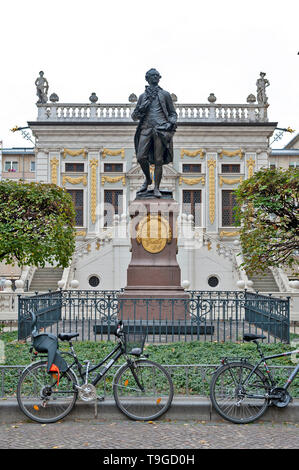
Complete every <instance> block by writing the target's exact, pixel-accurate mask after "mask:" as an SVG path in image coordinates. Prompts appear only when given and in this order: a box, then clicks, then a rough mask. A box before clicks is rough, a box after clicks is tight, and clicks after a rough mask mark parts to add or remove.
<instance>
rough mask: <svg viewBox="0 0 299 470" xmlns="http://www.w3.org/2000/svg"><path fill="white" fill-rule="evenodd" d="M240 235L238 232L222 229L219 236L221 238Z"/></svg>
mask: <svg viewBox="0 0 299 470" xmlns="http://www.w3.org/2000/svg"><path fill="white" fill-rule="evenodd" d="M239 235H240V232H225V231H224V230H222V231H221V232H220V238H223V237H238V236H239Z"/></svg>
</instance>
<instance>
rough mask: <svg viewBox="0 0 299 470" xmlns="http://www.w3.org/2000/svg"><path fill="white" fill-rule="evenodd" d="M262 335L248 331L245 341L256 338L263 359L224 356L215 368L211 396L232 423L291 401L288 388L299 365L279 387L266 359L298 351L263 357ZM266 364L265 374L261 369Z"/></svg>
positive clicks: (217, 407) (251, 419)
mask: <svg viewBox="0 0 299 470" xmlns="http://www.w3.org/2000/svg"><path fill="white" fill-rule="evenodd" d="M265 338H266V337H265V336H263V335H255V334H246V335H244V337H243V339H244V341H253V342H254V343H255V344H256V346H257V350H258V353H259V355H260V357H261V359H260V360H259V361H258V362H257V363H256V364H255V365H252V364H250V362H249V360H248V359H247V358H240V359H233V358H232V359H229V358H227V357H225V358H222V360H221V363H222V365H221V366H220V367H219V368H218V369H217V370H216V372H215V374H214V375H213V377H212V380H211V384H210V398H211V401H212V404H213V406H214V408H215V410H216V411H217V412H218V413H219V414H220V415H221V416H222V417H223V418H225V419H227V420H228V421H230V422H231V423H237V424H246V423H252V422H253V421H255V420H257V419H258V418H260V417H261V416H262V415H263V414H264V413H265V411H266V410H267V408H268V407H269V406H270V405H274V406H277V407H279V408H284V407H286V406H288V404H289V403H290V402H291V401H292V397H291V395H290V394H289V392H288V388H289V386H290V385H291V383H292V382H293V380H294V379H295V377H296V375H297V373H298V371H299V364H298V365H297V366H296V367H295V368H294V370H293V371H292V373H291V375H290V377H289V378H288V380H287V381H286V383H285V384H284V385H283V386H282V387H280V386H278V384H277V382H276V381H275V380H274V378H273V377H272V375H271V372H270V369H269V367H268V365H267V362H266V361H267V360H270V359H274V358H276V357H282V356H290V355H291V354H294V355H295V354H298V353H299V350H294V351H289V352H285V353H282V354H276V355H274V356H266V357H265V356H264V354H263V352H262V350H261V348H260V345H259V343H258V341H257V340H258V339H265ZM262 363H263V365H264V368H265V371H266V375H265V374H264V372H263V371H262V370H261V369H260V365H261V364H262Z"/></svg>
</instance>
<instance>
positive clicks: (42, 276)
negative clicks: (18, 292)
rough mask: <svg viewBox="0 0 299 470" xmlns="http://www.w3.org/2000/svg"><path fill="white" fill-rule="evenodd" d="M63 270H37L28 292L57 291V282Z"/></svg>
mask: <svg viewBox="0 0 299 470" xmlns="http://www.w3.org/2000/svg"><path fill="white" fill-rule="evenodd" d="M62 274H63V268H38V269H37V270H36V271H35V273H34V276H33V279H32V281H31V284H30V286H29V291H31V292H35V291H38V292H48V290H49V289H51V290H57V289H58V285H57V282H58V281H60V279H61V277H62Z"/></svg>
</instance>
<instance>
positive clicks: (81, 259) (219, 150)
mask: <svg viewBox="0 0 299 470" xmlns="http://www.w3.org/2000/svg"><path fill="white" fill-rule="evenodd" d="M211 96H212V95H210V97H209V99H208V101H209V102H208V103H207V104H180V103H177V101H175V103H174V104H175V108H176V111H177V114H178V128H177V131H176V133H175V136H174V161H173V163H171V164H168V165H165V166H164V167H163V178H162V182H161V189H168V190H170V191H172V192H173V197H174V199H175V200H176V201H177V202H178V203H179V206H180V217H179V223H178V255H177V257H178V262H179V264H180V267H181V273H182V281H184V285H185V286H188V287H189V288H190V289H199V290H213V289H217V290H234V289H236V285H237V283H238V282H239V285H240V286H241V284H240V281H241V283H243V284H244V285H245V286H246V285H247V284H248V281H250V280H248V278H247V276H246V273H245V272H244V271H242V269H240V264H241V262H242V259H241V256H240V255H238V253H239V251H240V249H239V247H238V226H237V225H236V222H235V219H234V206H235V196H234V193H233V190H234V189H235V188H236V187H237V186H238V185H239V184H240V183H241V182H242V181H243V180H244V179H246V178H248V177H250V176H251V175H252V174H253V173H254V172H255V171H257V170H258V169H259V168H262V167H268V166H269V156H270V152H271V150H270V147H269V138H270V137H271V136H272V134H273V132H274V130H275V127H276V126H277V123H276V122H271V121H269V119H268V115H267V110H268V106H269V105H268V104H256V103H255V102H254V100H253V99H252V95H250V96H249V97H248V100H247V103H245V104H235V105H233V104H226V105H221V104H217V103H216V102H215V101H214V99H212V98H211ZM249 98H250V99H249ZM174 99H175V97H174ZM135 104H136V103H134V102H131V97H130V101H129V102H128V103H117V104H98V103H96V102H90V103H88V104H76V103H59V102H57V101H56V102H50V103H49V102H48V103H41V104H37V108H38V117H37V119H36V121H31V122H29V123H28V125H29V127H30V128H31V130H32V133H33V135H34V136H35V138H36V148H35V171H36V181H40V182H44V183H48V182H52V183H55V184H58V185H59V186H62V187H64V188H65V189H66V190H67V191H68V192H69V193H70V194H71V196H72V199H73V202H74V206H75V210H76V234H77V242H76V251H75V253H74V256H73V260H72V263H71V265H70V267H69V268H68V269H66V270H64V273H63V276H62V279H61V283H60V286H62V287H64V288H67V287H69V285H70V283H71V281H72V280H74V279H75V280H77V281H79V286H80V288H81V289H92V288H94V289H105V290H107V289H120V288H123V287H124V286H125V285H126V272H127V267H128V264H129V261H130V256H131V254H130V229H129V219H130V218H129V210H130V203H131V202H132V201H133V200H134V199H135V196H136V191H137V190H138V189H139V187H140V185H141V184H142V181H143V173H142V170H141V168H140V166H139V164H138V163H137V160H136V155H135V149H134V134H135V130H136V123H134V122H133V121H132V119H131V114H132V111H133V109H134V107H135ZM248 286H250V282H249V284H248Z"/></svg>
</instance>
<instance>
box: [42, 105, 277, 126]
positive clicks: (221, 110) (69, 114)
mask: <svg viewBox="0 0 299 470" xmlns="http://www.w3.org/2000/svg"><path fill="white" fill-rule="evenodd" d="M135 106H136V104H135V103H133V104H132V103H121V104H119V103H118V104H116V103H108V104H107V103H106V104H97V103H87V104H82V103H46V104H39V105H37V108H38V117H37V120H38V121H51V122H52V121H55V122H66V121H98V122H102V121H105V122H132V118H131V115H132V112H133V110H134V108H135ZM267 107H268V105H258V104H254V103H253V104H250V103H248V104H210V103H209V104H175V108H176V112H177V114H178V121H179V122H236V123H237V122H267V121H268V117H267Z"/></svg>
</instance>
